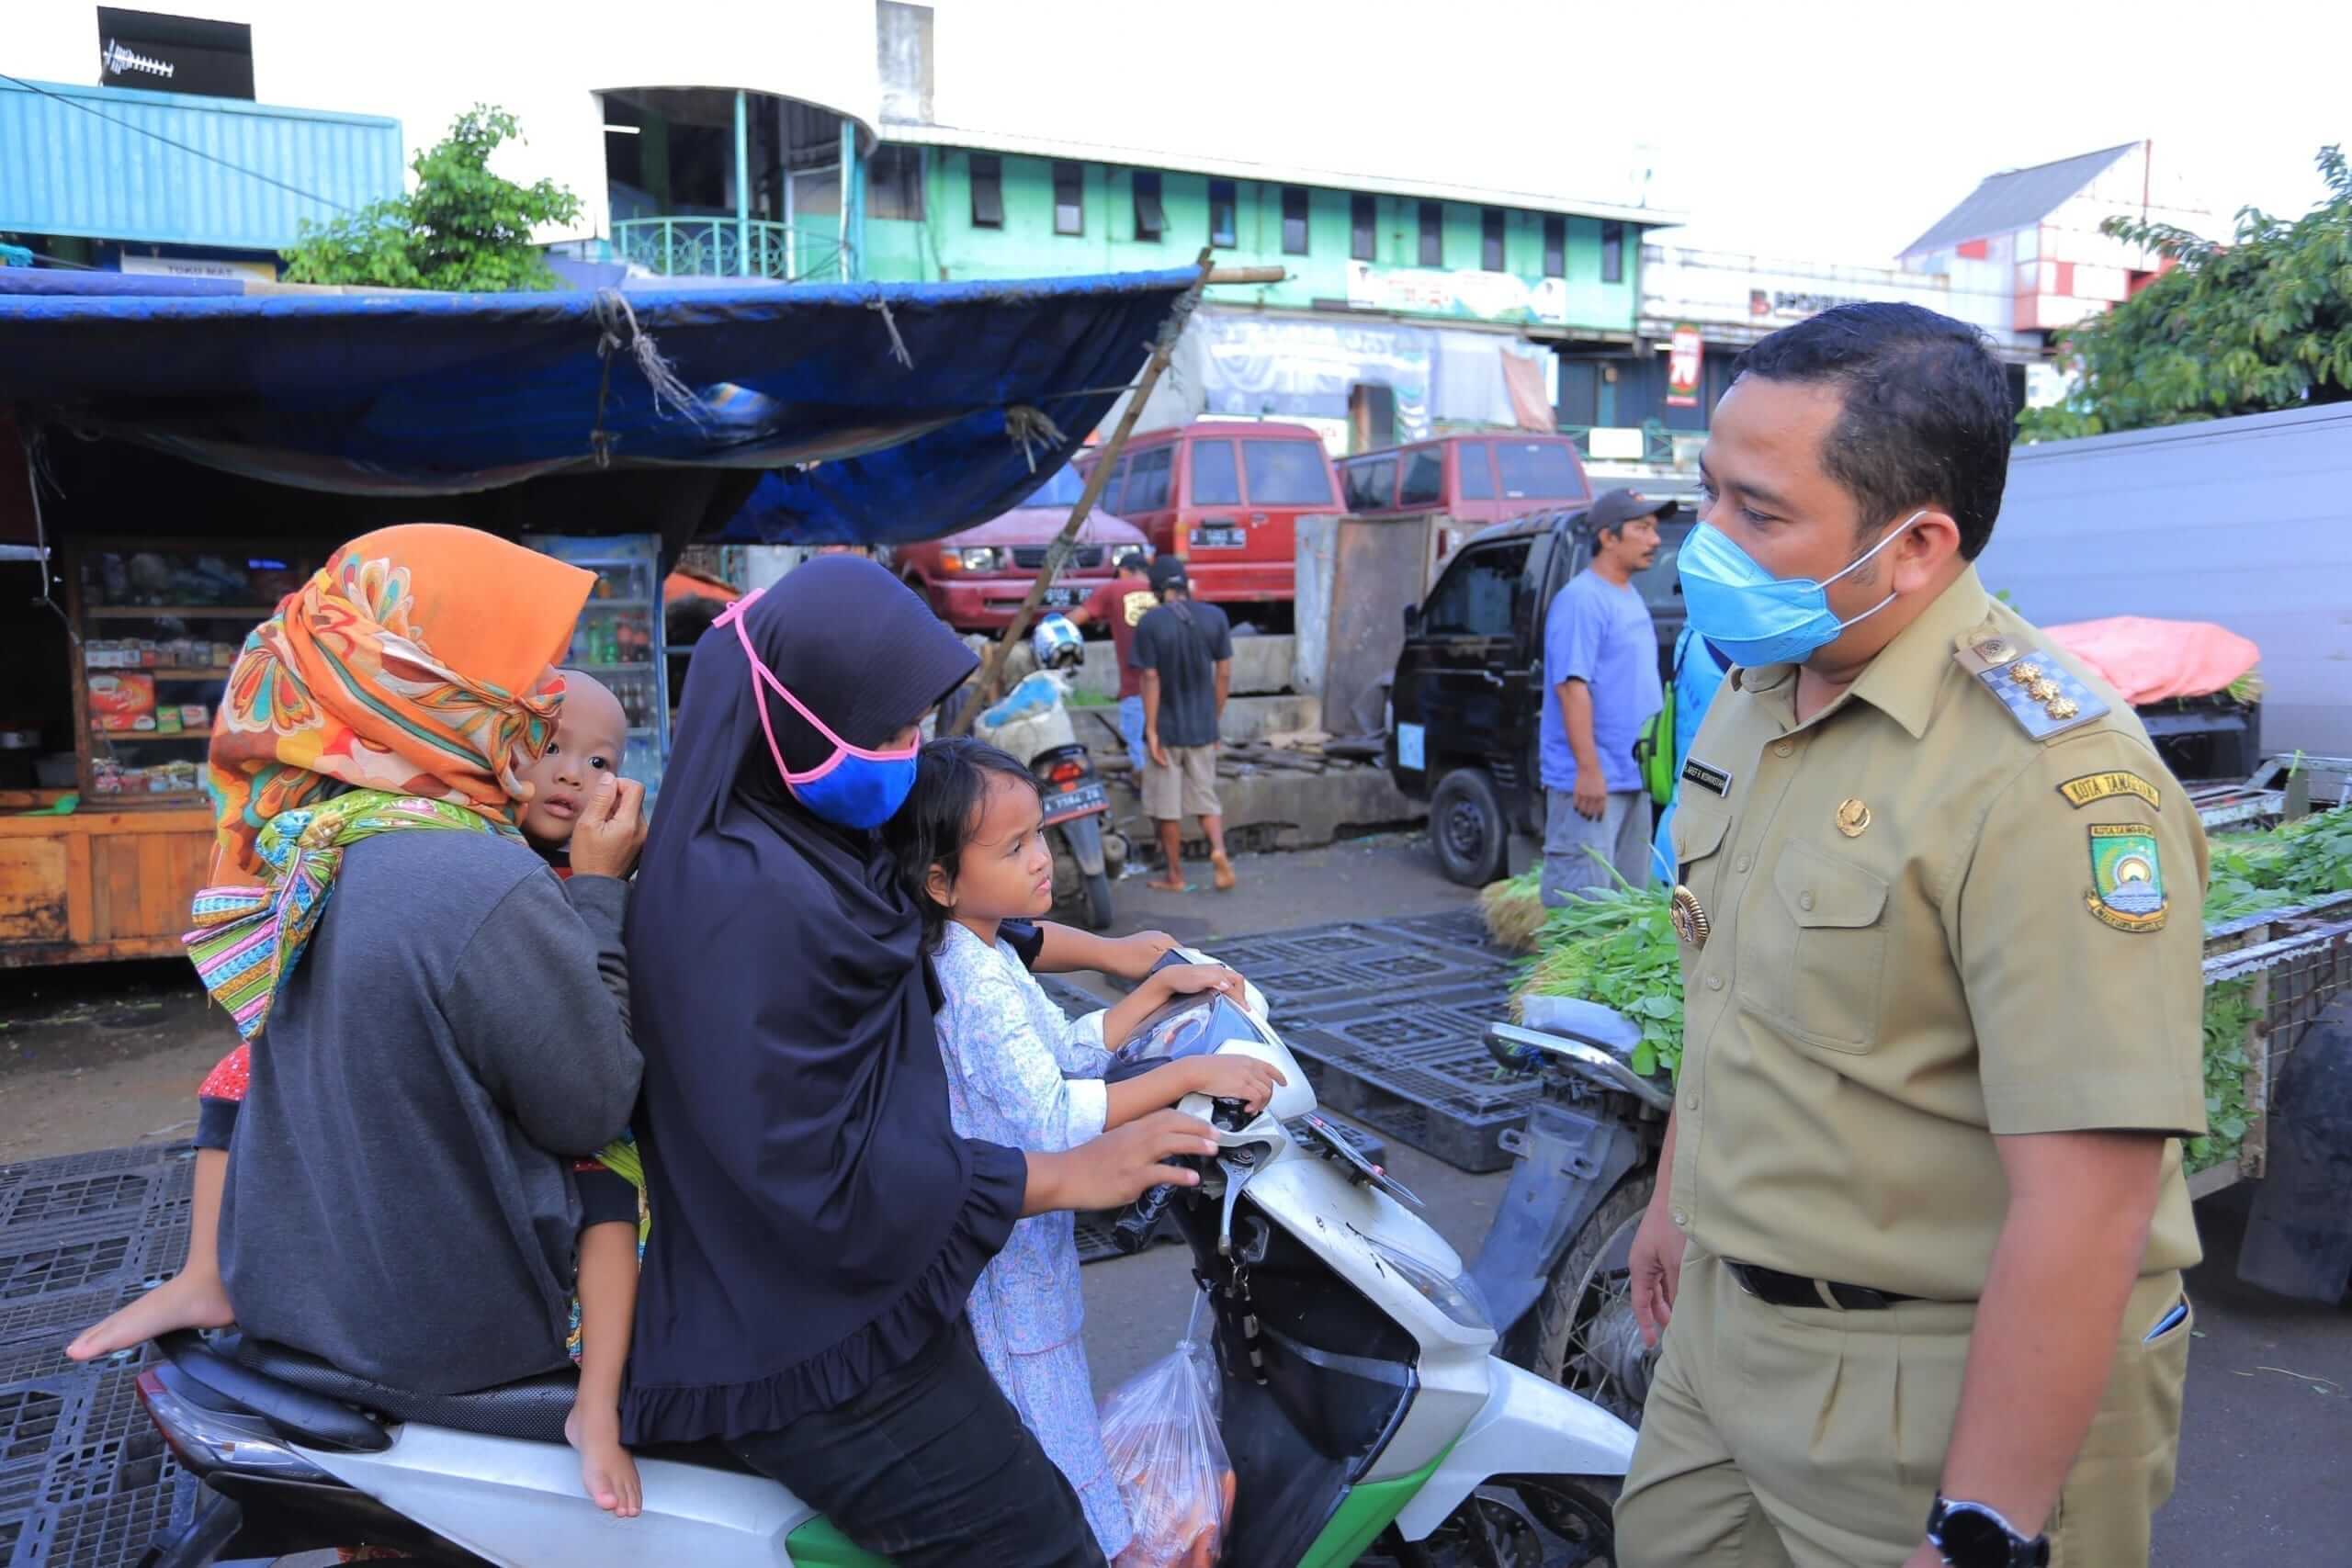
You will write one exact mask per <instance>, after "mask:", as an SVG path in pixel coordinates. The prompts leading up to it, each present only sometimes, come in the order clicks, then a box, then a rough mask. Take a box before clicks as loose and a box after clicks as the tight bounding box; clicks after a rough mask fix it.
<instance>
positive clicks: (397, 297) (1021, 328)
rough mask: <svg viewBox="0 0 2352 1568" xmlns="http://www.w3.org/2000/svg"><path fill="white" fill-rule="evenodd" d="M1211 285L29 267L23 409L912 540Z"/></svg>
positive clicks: (949, 526)
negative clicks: (371, 287) (607, 485)
mask: <svg viewBox="0 0 2352 1568" xmlns="http://www.w3.org/2000/svg"><path fill="white" fill-rule="evenodd" d="M1199 276H1200V274H1199V273H1198V272H1197V271H1196V270H1195V269H1193V268H1190V267H1186V268H1183V269H1182V270H1176V271H1168V272H1154V273H1136V274H1124V275H1114V276H1099V277H1077V278H1060V279H1055V280H1051V281H1046V282H1033V283H1003V282H1000V283H986V284H978V283H974V284H884V285H873V284H844V285H806V284H802V285H791V286H779V285H764V286H761V285H750V286H743V287H740V288H736V287H729V288H707V287H705V288H675V289H669V288H658V289H645V290H639V289H636V288H631V289H629V290H628V291H627V292H626V293H622V292H616V291H613V290H601V291H595V292H579V291H574V292H561V293H545V294H433V293H421V292H398V291H379V292H351V293H324V292H321V293H311V292H293V291H278V290H269V289H262V290H258V291H253V292H249V291H247V289H246V288H245V286H244V285H243V284H242V283H239V282H236V281H232V280H226V279H187V278H165V277H143V276H142V277H126V276H121V275H117V274H96V273H61V272H51V271H35V270H28V269H25V268H8V269H6V270H0V401H6V402H15V403H17V405H19V408H18V412H19V416H20V422H24V423H29V422H30V420H40V419H50V420H54V421H57V422H59V423H62V424H64V425H66V426H67V427H68V428H71V429H74V430H76V431H79V432H83V433H85V434H101V435H108V436H113V437H117V438H119V439H124V440H129V441H133V442H138V443H141V444H142V445H144V446H151V447H154V448H158V449H160V450H163V451H165V452H169V453H172V454H175V455H176V456H179V457H186V458H188V459H191V460H193V461H196V462H199V463H203V464H207V465H209V466H210V467H213V468H222V469H226V470H228V471H230V472H232V473H238V474H243V475H245V476H248V477H251V478H257V479H267V480H271V481H274V482H277V483H281V484H288V485H297V486H302V487H305V488H309V489H312V490H322V491H339V492H345V493H358V494H370V495H379V496H395V495H415V496H430V495H448V494H455V493H459V492H464V491H482V490H490V489H495V488H498V487H501V486H505V485H510V484H514V483H516V482H518V481H520V480H523V479H533V478H537V477H539V476H542V475H550V474H562V473H579V472H590V471H594V470H595V469H596V468H600V467H610V468H653V467H662V466H674V465H686V466H694V467H705V468H738V469H765V470H771V471H770V472H769V473H768V474H767V476H766V477H764V478H763V479H762V480H761V481H760V484H759V486H758V489H757V491H755V493H754V498H753V502H752V505H751V506H748V507H746V508H745V509H744V511H743V512H742V513H740V514H739V515H738V517H737V519H736V522H735V523H734V524H733V525H730V529H729V536H732V537H738V538H764V539H768V540H771V541H790V542H796V543H825V542H858V543H886V542H888V541H891V540H902V539H916V538H929V537H936V536H939V535H940V534H943V533H947V532H952V531H954V530H956V529H958V528H962V527H967V526H969V525H972V524H975V523H978V522H981V521H984V520H985V519H987V518H989V517H992V516H994V515H996V514H997V513H1001V512H1002V511H1004V510H1006V509H1007V508H1008V507H1010V506H1012V505H1013V504H1015V503H1017V502H1019V501H1020V500H1021V499H1022V498H1023V496H1025V495H1027V494H1028V493H1029V492H1030V491H1033V490H1035V488H1036V487H1037V485H1038V484H1039V483H1040V482H1041V481H1042V480H1043V479H1044V478H1045V477H1046V476H1047V475H1049V474H1050V473H1052V472H1053V471H1054V469H1055V468H1057V467H1059V466H1060V465H1061V464H1062V463H1063V462H1065V461H1066V460H1068V458H1069V456H1070V454H1071V452H1072V451H1073V450H1074V449H1075V448H1076V446H1078V444H1079V443H1080V441H1081V440H1082V439H1083V438H1084V436H1085V435H1086V434H1087V432H1089V431H1090V430H1091V429H1092V428H1093V427H1094V425H1095V423H1097V422H1098V421H1099V420H1101V419H1102V417H1103V414H1104V412H1106V411H1107V410H1108V409H1109V407H1110V405H1111V403H1112V401H1113V400H1114V398H1115V397H1116V395H1117V393H1118V392H1119V391H1120V390H1121V389H1123V388H1124V387H1125V385H1126V383H1127V382H1128V381H1129V380H1130V379H1131V378H1133V377H1134V375H1135V374H1136V370H1137V369H1138V367H1140V366H1141V365H1142V363H1143V360H1144V358H1145V356H1146V355H1148V352H1149V351H1150V347H1151V344H1152V342H1153V340H1154V339H1155V337H1156V336H1157V335H1158V334H1159V332H1160V331H1161V329H1162V328H1163V326H1164V325H1165V324H1166V323H1167V322H1168V321H1170V317H1171V313H1172V312H1173V311H1174V310H1175V308H1176V306H1177V304H1178V303H1179V301H1180V300H1181V299H1182V298H1183V297H1184V295H1185V293H1186V291H1187V290H1188V289H1189V288H1192V287H1193V284H1194V282H1195V281H1196V280H1197V279H1198V277H1199ZM26 416H29V419H27V418H26Z"/></svg>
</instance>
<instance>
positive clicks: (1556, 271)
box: [1544, 213, 1568, 277]
mask: <svg viewBox="0 0 2352 1568" xmlns="http://www.w3.org/2000/svg"><path fill="white" fill-rule="evenodd" d="M1544 276H1546V277H1566V276H1568V220H1566V219H1565V218H1562V217H1560V216H1559V215H1558V214H1557V213H1555V214H1553V215H1552V216H1550V217H1548V218H1546V219H1544Z"/></svg>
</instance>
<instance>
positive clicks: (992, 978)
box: [889, 739, 1283, 1558]
mask: <svg viewBox="0 0 2352 1568" xmlns="http://www.w3.org/2000/svg"><path fill="white" fill-rule="evenodd" d="M1043 823H1044V812H1043V807H1042V806H1041V804H1040V802H1039V799H1038V795H1037V786H1036V784H1035V780H1034V779H1033V778H1032V777H1031V774H1030V772H1029V769H1028V768H1027V767H1025V766H1023V764H1022V763H1021V762H1019V761H1016V760H1015V759H1014V758H1012V756H1010V755H1009V754H1007V753H1005V752H1003V751H1001V750H997V749H996V748H995V747H992V746H988V745H984V744H982V743H981V742H979V741H977V740H970V739H952V740H940V741H935V742H933V744H931V745H929V746H927V747H925V748H924V749H923V752H922V761H921V764H920V768H919V771H918V773H917V774H916V778H915V785H914V792H913V794H912V795H910V797H909V798H908V801H907V804H906V807H904V809H903V810H901V812H900V813H899V816H898V818H896V819H895V820H894V821H893V822H892V824H891V827H890V829H889V832H890V839H891V845H892V849H893V852H894V853H895V855H896V857H897V860H898V863H899V870H900V874H902V875H903V876H904V877H905V878H906V880H907V882H908V884H909V885H910V887H911V888H912V889H913V891H914V893H915V897H916V902H917V904H918V905H919V906H920V908H922V917H923V937H924V947H925V950H926V951H927V952H929V953H931V954H932V961H933V965H934V967H935V969H936V971H937V973H938V976H939V983H940V989H941V991H942V993H943V994H944V996H945V998H946V1005H945V1006H944V1008H943V1009H942V1010H940V1012H939V1014H938V1019H937V1031H938V1036H939V1052H940V1055H941V1058H942V1059H943V1061H944V1064H945V1066H946V1068H947V1092H948V1104H949V1109H950V1111H951V1113H952V1115H953V1118H954V1121H955V1126H956V1132H957V1133H958V1134H961V1135H963V1136H965V1137H969V1138H980V1139H985V1140H988V1141H990V1142H994V1143H1001V1144H1005V1145H1014V1146H1018V1147H1020V1148H1022V1149H1024V1150H1031V1151H1036V1152H1041V1153H1056V1152H1059V1151H1062V1150H1066V1149H1069V1148H1074V1147H1076V1146H1077V1145H1080V1144H1082V1143H1084V1142H1086V1141H1087V1140H1088V1139H1090V1138H1092V1137H1095V1136H1096V1135H1098V1134H1101V1133H1103V1132H1104V1131H1105V1130H1106V1129H1108V1128H1112V1127H1117V1126H1120V1125H1122V1124H1124V1123H1125V1122H1131V1121H1133V1120H1135V1119H1136V1118H1137V1117H1139V1116H1142V1115H1145V1114H1147V1113H1148V1112H1150V1111H1158V1110H1159V1109H1161V1108H1163V1107H1167V1106H1172V1105H1174V1104H1175V1103H1176V1102H1177V1101H1178V1100H1182V1099H1183V1098H1184V1097H1185V1096H1187V1095H1192V1094H1207V1095H1211V1096H1215V1097H1216V1098H1220V1099H1229V1100H1242V1101H1245V1102H1246V1103H1247V1104H1248V1105H1249V1106H1250V1109H1251V1110H1252V1111H1255V1110H1257V1109H1259V1108H1260V1107H1261V1106H1263V1105H1264V1104H1265V1103H1266V1101H1267V1100H1269V1099H1271V1098H1272V1094H1273V1091H1274V1089H1276V1088H1277V1087H1279V1086H1280V1085H1281V1084H1282V1083H1283V1076H1282V1074H1281V1073H1280V1072H1279V1071H1277V1070H1276V1069H1275V1068H1274V1067H1272V1066H1269V1065H1267V1064H1266V1063H1263V1062H1260V1061H1256V1060H1254V1059H1251V1058H1249V1057H1243V1056H1217V1055H1205V1056H1191V1057H1186V1058H1183V1059H1182V1060H1180V1061H1176V1062H1171V1063H1169V1064H1167V1065H1165V1066H1159V1067H1156V1068H1153V1069H1152V1070H1151V1071H1150V1072H1148V1073H1145V1074H1143V1075H1141V1076H1139V1077H1133V1078H1129V1079H1127V1080H1125V1081H1124V1082H1121V1083H1105V1082H1104V1081H1103V1075H1104V1073H1105V1072H1106V1071H1107V1069H1108V1068H1109V1066H1110V1064H1111V1055H1110V1054H1111V1053H1112V1052H1114V1051H1115V1050H1117V1049H1118V1048H1119V1046H1120V1045H1122V1044H1124V1043H1125V1041H1126V1040H1127V1038H1128V1036H1129V1035H1130V1034H1131V1033H1132V1032H1134V1031H1135V1029H1136V1025H1137V1024H1139V1023H1140V1022H1142V1021H1144V1020H1145V1019H1146V1018H1148V1017H1149V1016H1150V1015H1151V1014H1152V1013H1153V1012H1154V1011H1156V1010H1159V1008H1160V1007H1161V1006H1163V1005H1165V1004H1166V1003H1167V1002H1168V1001H1169V1000H1170V998H1174V997H1178V996H1184V995H1190V994H1194V993H1198V992H1202V991H1219V992H1224V993H1227V994H1234V995H1238V992H1239V990H1240V984H1241V982H1240V977H1239V976H1237V975H1235V974H1234V973H1233V972H1232V971H1231V970H1229V969H1224V968H1216V967H1211V966H1206V965H1183V966H1175V967H1170V968H1168V969H1163V970H1160V971H1159V973H1157V974H1154V975H1152V976H1149V977H1148V978H1147V979H1145V980H1144V981H1143V982H1142V983H1141V984H1140V985H1139V986H1137V987H1136V989H1135V991H1134V992H1133V993H1132V994H1130V995H1129V996H1128V997H1127V998H1126V999H1125V1000H1124V1001H1122V1002H1120V1003H1119V1004H1118V1005H1117V1006H1115V1007H1113V1008H1109V1009H1106V1010H1101V1011H1097V1012H1092V1013H1089V1014H1088V1015H1086V1016H1085V1017H1084V1018H1081V1019H1077V1020H1069V1019H1067V1018H1065V1017H1064V1016H1063V1013H1062V1010H1061V1009H1060V1008H1059V1007H1058V1006H1057V1005H1056V1004H1055V1002H1054V1001H1053V1000H1052V998H1049V997H1047V996H1046V993H1045V990H1044V989H1043V987H1040V986H1039V985H1038V984H1037V982H1036V981H1035V979H1033V978H1032V977H1031V976H1030V973H1029V970H1028V968H1027V967H1026V966H1024V965H1023V963H1022V961H1021V958H1020V957H1019V956H1018V954H1017V953H1015V951H1014V949H1013V948H1012V946H1011V945H1010V944H1009V943H1008V942H1005V941H1003V940H1002V938H1001V931H1000V928H1001V926H1002V925H1003V924H1004V923H1005V922H1008V921H1017V920H1027V919H1035V917H1037V916H1040V915H1043V914H1045V913H1046V911H1047V910H1048V909H1050V908H1052V907H1053V897H1054V890H1053V855H1052V851H1051V849H1050V848H1049V847H1048V845H1047V843H1046V839H1045V836H1044V830H1043ZM1083 1314H1084V1303H1083V1300H1082V1298H1081V1296H1080V1292H1079V1280H1078V1244H1077V1239H1076V1235H1075V1230H1074V1222H1073V1218H1072V1216H1071V1215H1069V1214H1068V1213H1048V1214H1040V1215H1037V1216H1035V1217H1034V1218H1031V1219H1025V1220H1023V1221H1022V1222H1020V1224H1017V1225H1015V1226H1014V1227H1013V1232H1012V1239H1010V1240H1009V1241H1008V1242H1006V1244H1005V1247H1004V1250H1003V1251H1001V1252H1000V1253H999V1254H998V1255H997V1256H996V1258H995V1259H994V1260H993V1261H991V1262H990V1263H989V1265H988V1267H987V1268H986V1269H983V1270H982V1271H981V1273H980V1277H979V1280H978V1283H977V1284H976V1285H975V1286H974V1287H973V1291H972V1296H971V1303H970V1308H969V1311H968V1314H967V1316H968V1319H969V1321H970V1323H971V1325H972V1333H973V1337H975V1338H976V1339H977V1340H978V1345H979V1350H980V1357H981V1359H982V1360H984V1361H985V1362H986V1363H987V1365H988V1369H989V1372H990V1374H991V1375H992V1376H993V1377H994V1378H995V1379H996V1382H997V1383H998V1385H999V1386H1000V1387H1001V1388H1002V1389H1003V1390H1004V1393H1005V1396H1006V1397H1007V1398H1008V1399H1010V1400H1011V1401H1012V1404H1013V1407H1014V1408H1015V1409H1016V1410H1018V1411H1019V1412H1020V1414H1021V1417H1022V1420H1023V1422H1024V1423H1026V1424H1027V1426H1028V1427H1029V1428H1030V1430H1031V1431H1033V1432H1035V1434H1036V1435H1037V1439H1038V1441H1039V1442H1040V1444H1042V1445H1043V1447H1044V1448H1045V1450H1046V1454H1047V1455H1048V1456H1049V1457H1050V1458H1051V1459H1052V1460H1053V1461H1054V1463H1055V1464H1056V1465H1057V1467H1058V1468H1059V1469H1060V1470H1061V1472H1062V1473H1063V1474H1064V1475H1065V1476H1066V1477H1068V1478H1069V1483H1070V1485H1071V1486H1072V1488H1073V1489H1075V1490H1076V1492H1077V1493H1078V1495H1079V1499H1080V1502H1081V1503H1082V1504H1083V1506H1084V1507H1085V1510H1086V1516H1087V1520H1088V1522H1089V1523H1090V1524H1091V1526H1092V1527H1093V1530H1094V1534H1095V1538H1096V1540H1097V1541H1098V1542H1099V1543H1100V1544H1101V1546H1102V1549H1103V1556H1104V1557H1106V1558H1115V1557H1117V1556H1118V1554H1119V1553H1120V1551H1122V1550H1124V1549H1125V1546H1126V1545H1127V1541H1128V1538H1129V1534H1130V1530H1129V1525H1128V1518H1127V1510H1126V1507H1125V1504H1124V1503H1123V1502H1122V1500H1121V1497H1120V1493H1119V1479H1118V1477H1117V1476H1115V1475H1114V1474H1113V1473H1112V1472H1111V1468H1110V1463H1109V1461H1108V1460H1107V1458H1106V1457H1105V1456H1104V1454H1103V1438H1102V1432H1101V1430H1100V1428H1099V1427H1098V1426H1097V1424H1096V1418H1095V1410H1094V1395H1093V1386H1092V1382H1091V1378H1090V1376H1089V1373H1088V1370H1087V1363H1086V1351H1085V1348H1084V1346H1083V1345H1082V1343H1081V1342H1080V1321H1081V1319H1082V1316H1083Z"/></svg>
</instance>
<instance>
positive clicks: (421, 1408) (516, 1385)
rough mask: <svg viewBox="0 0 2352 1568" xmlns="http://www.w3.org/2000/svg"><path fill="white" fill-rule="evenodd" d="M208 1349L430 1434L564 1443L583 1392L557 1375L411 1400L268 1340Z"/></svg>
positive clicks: (235, 1340) (230, 1340) (571, 1378)
mask: <svg viewBox="0 0 2352 1568" xmlns="http://www.w3.org/2000/svg"><path fill="white" fill-rule="evenodd" d="M212 1348H213V1349H214V1350H215V1351H216V1352H217V1353H218V1354H220V1355H222V1356H225V1357H226V1358H228V1359H230V1360H232V1361H234V1362H236V1363H237V1364H238V1365H239V1366H241V1367H244V1368H247V1369H249V1370H250V1371H256V1372H259V1373H261V1374H262V1375H263V1376H264V1377H269V1378H275V1379H277V1381H278V1382H282V1383H290V1384H291V1385H293V1386H294V1387H296V1388H299V1389H301V1390H303V1391H304V1392H306V1393H316V1394H321V1395H323V1396H324V1397H326V1398H328V1399H334V1400H340V1401H341V1402H342V1403H344V1404H356V1405H357V1406H358V1407H359V1408H361V1409H362V1410H370V1411H373V1412H375V1413H376V1414H377V1415H379V1416H384V1417H385V1418H387V1419H388V1420H392V1421H421V1422H423V1423H424V1424H425V1425H426V1426H428V1427H454V1428H455V1429H457V1430H458V1431H460V1432H478V1433H480V1434H481V1435H482V1436H484V1437H490V1438H523V1439H526V1440H527V1441H531V1442H541V1443H560V1442H561V1441H563V1422H564V1417H565V1416H569V1415H571V1400H572V1396H573V1394H575V1393H577V1392H578V1391H579V1386H580V1380H579V1378H578V1377H577V1376H576V1375H575V1374H573V1373H571V1372H569V1371H558V1372H545V1373H542V1374H540V1375H539V1376H537V1377H535V1378H526V1379H524V1380H523V1381H522V1382H511V1383H503V1384H501V1385H500V1386H499V1387H497V1388H485V1389H480V1390H477V1391H475V1392H473V1393H411V1392H408V1391H406V1390H402V1389H396V1388H389V1387H387V1386H385V1385H384V1384H382V1383H379V1382H375V1381H374V1380H373V1379H370V1378H364V1377H360V1376H358V1375H356V1373H352V1372H346V1371H343V1370H342V1369H341V1368H339V1367H334V1366H330V1365H329V1364H328V1363H326V1362H324V1361H322V1360H321V1359H318V1358H317V1357H316V1356H313V1355H311V1354H309V1353H308V1352H307V1351H302V1350H297V1349H294V1348H291V1347H289V1346H286V1345H279V1344H277V1343H274V1342H273V1341H270V1340H267V1339H255V1338H253V1337H249V1336H245V1335H241V1334H234V1333H231V1334H225V1335H222V1336H220V1337H218V1338H216V1339H215V1340H214V1341H213V1346H212Z"/></svg>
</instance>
